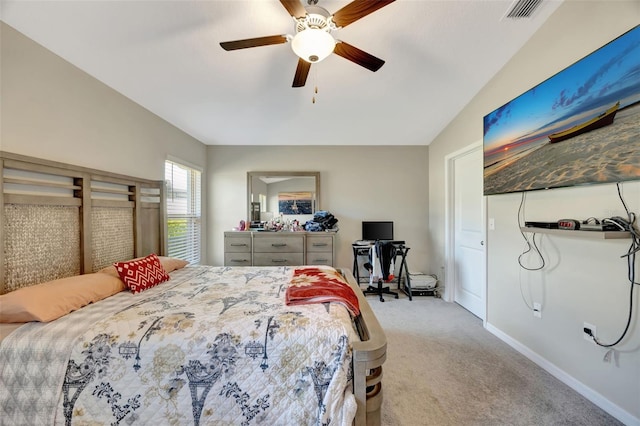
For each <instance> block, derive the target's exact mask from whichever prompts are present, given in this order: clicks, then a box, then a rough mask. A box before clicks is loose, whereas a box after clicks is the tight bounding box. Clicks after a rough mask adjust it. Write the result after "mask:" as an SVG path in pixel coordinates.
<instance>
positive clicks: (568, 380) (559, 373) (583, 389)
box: [484, 322, 640, 426]
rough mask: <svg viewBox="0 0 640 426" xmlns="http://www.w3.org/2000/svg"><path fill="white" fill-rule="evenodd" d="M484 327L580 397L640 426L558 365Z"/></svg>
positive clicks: (639, 420)
mask: <svg viewBox="0 0 640 426" xmlns="http://www.w3.org/2000/svg"><path fill="white" fill-rule="evenodd" d="M484 327H485V328H486V329H487V331H489V332H490V333H491V334H493V335H494V336H496V337H497V338H498V339H500V340H502V341H503V342H505V343H506V344H507V345H509V346H511V347H512V348H514V349H515V350H516V351H518V352H520V353H521V354H522V355H524V356H526V357H527V358H529V359H530V360H531V361H533V362H535V363H536V364H538V365H539V366H540V367H541V368H543V369H544V370H546V371H547V372H548V373H549V374H551V375H552V376H554V377H555V378H556V379H558V380H560V381H561V382H563V383H564V384H566V385H567V386H569V387H571V388H572V389H573V390H575V391H576V392H578V393H579V394H580V395H582V396H584V397H585V398H587V399H588V400H589V401H591V402H593V403H594V404H595V405H597V406H598V407H600V408H602V409H603V410H604V411H606V412H607V413H609V414H611V415H612V416H613V417H615V418H616V419H618V420H620V421H621V422H622V423H624V424H625V425H627V426H640V419H639V418H637V417H635V416H634V415H632V414H631V413H629V412H628V411H626V410H624V409H623V408H621V407H619V406H618V405H616V404H614V403H613V402H611V401H609V400H608V399H607V398H605V397H604V396H602V395H600V394H599V393H598V392H596V391H594V390H593V389H591V388H590V387H588V386H586V385H584V384H583V383H581V382H580V381H578V380H576V379H575V378H574V377H573V376H571V375H569V374H567V373H566V372H565V371H564V370H561V369H560V368H558V367H557V366H556V365H554V364H552V363H551V362H549V360H547V359H546V358H543V357H541V356H540V355H538V354H537V353H535V352H534V351H532V350H531V349H529V348H528V347H526V346H525V345H523V344H522V343H520V342H519V341H517V340H515V339H513V338H512V337H511V336H509V335H508V334H506V333H504V332H503V331H502V330H500V329H498V328H496V327H495V326H493V325H491V324H490V323H489V322H485V323H484Z"/></svg>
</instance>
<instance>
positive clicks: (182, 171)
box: [164, 160, 202, 265]
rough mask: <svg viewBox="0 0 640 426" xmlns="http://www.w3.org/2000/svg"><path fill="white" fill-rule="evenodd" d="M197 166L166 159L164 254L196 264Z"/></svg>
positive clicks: (198, 250)
mask: <svg viewBox="0 0 640 426" xmlns="http://www.w3.org/2000/svg"><path fill="white" fill-rule="evenodd" d="M200 175H201V172H200V170H197V169H194V168H192V167H189V166H185V165H183V164H179V163H176V162H174V161H170V160H167V161H166V162H165V166H164V180H165V185H166V187H167V241H168V246H169V247H168V253H167V254H168V255H169V256H171V257H177V258H179V259H184V260H186V261H188V262H189V263H191V264H192V265H196V264H198V263H200V235H201V230H200V216H201V204H202V202H201V189H200Z"/></svg>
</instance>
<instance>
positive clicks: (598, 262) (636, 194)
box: [429, 0, 640, 424]
mask: <svg viewBox="0 0 640 426" xmlns="http://www.w3.org/2000/svg"><path fill="white" fill-rule="evenodd" d="M638 22H640V2H638V1H570V0H565V2H564V3H563V4H562V5H561V6H560V8H559V9H558V10H557V11H556V12H555V13H554V15H552V16H551V18H550V19H549V20H548V22H547V23H546V24H545V25H544V26H543V27H542V28H541V29H540V30H539V31H538V32H537V33H536V34H535V35H534V36H533V37H532V38H531V39H530V41H529V42H528V43H527V44H526V45H525V46H524V48H523V49H522V50H521V51H520V52H518V54H517V55H516V56H515V57H514V58H513V59H512V60H511V61H510V62H509V63H508V64H507V65H506V66H505V67H504V68H503V69H502V70H501V71H500V73H499V74H498V75H497V76H496V77H495V78H494V79H493V80H492V81H491V82H490V83H489V84H488V85H487V86H486V87H485V88H483V90H482V91H481V92H480V93H479V94H478V95H477V96H476V97H475V98H474V99H473V100H472V101H471V102H470V103H469V104H468V106H467V107H466V108H465V109H464V110H463V111H462V112H461V113H460V114H459V115H458V116H457V117H456V119H455V120H454V121H452V122H451V123H450V124H449V125H448V126H447V128H446V129H445V130H444V131H443V132H442V133H441V134H440V135H439V136H438V137H437V138H436V140H435V141H434V142H433V143H432V144H431V145H430V150H429V183H430V185H429V204H430V212H429V220H430V222H429V237H430V238H429V241H430V242H431V243H432V245H431V247H430V249H429V250H430V252H431V253H433V254H434V256H433V260H434V262H435V263H434V267H438V266H440V265H444V262H445V259H444V238H445V237H444V202H445V201H444V200H445V198H444V197H445V194H444V187H443V185H442V182H443V179H444V158H445V156H446V155H447V154H448V153H451V152H454V151H456V150H459V149H461V148H462V147H464V146H466V145H469V144H472V143H473V142H475V141H478V140H481V139H482V118H483V116H484V115H486V114H487V113H489V112H491V111H492V110H494V109H495V108H497V107H499V106H501V105H503V104H504V103H506V102H508V101H509V100H511V99H512V98H514V97H516V96H518V95H519V94H521V93H522V92H524V91H526V90H528V89H529V88H531V87H533V86H534V85H536V84H538V83H540V82H542V81H543V80H545V79H547V78H548V77H550V76H551V75H553V74H555V73H556V72H558V71H560V70H562V69H563V68H565V67H567V66H568V65H570V64H572V63H573V62H574V61H576V60H578V59H580V58H582V57H583V56H585V55H587V54H589V53H590V52H592V51H593V50H595V49H597V48H599V47H600V46H602V45H603V44H605V43H607V42H609V41H610V40H612V39H614V38H615V37H617V36H619V35H620V34H622V33H624V32H625V31H627V30H629V29H631V28H632V27H633V26H635V25H637V24H638ZM623 188H624V196H625V199H626V202H627V204H628V206H629V208H630V209H631V210H632V211H635V212H636V213H640V182H638V181H636V182H632V183H625V184H624V185H623ZM519 202H520V194H510V195H497V196H490V197H487V206H488V214H487V217H488V218H493V219H494V220H495V227H496V229H495V231H488V235H487V242H488V252H487V253H488V264H487V268H488V289H487V291H488V307H487V321H488V322H487V327H488V328H489V329H490V330H491V331H493V332H494V333H496V334H497V335H499V336H500V337H502V338H503V339H504V340H506V341H508V342H509V343H511V344H512V345H514V346H515V347H517V348H518V349H519V350H521V351H523V352H524V353H526V354H527V355H528V356H529V357H530V358H532V359H534V360H535V361H536V362H538V363H539V364H541V365H543V366H544V367H545V368H547V369H548V370H549V371H551V372H553V373H554V374H556V375H557V376H558V377H561V378H562V379H563V380H564V381H565V382H567V383H569V384H570V385H571V386H573V387H574V388H576V389H578V390H580V391H581V392H582V393H583V394H585V395H586V396H588V397H589V398H590V399H592V400H593V401H594V402H596V403H597V404H599V405H600V406H602V407H603V408H605V409H606V410H607V411H609V412H610V413H611V414H613V415H615V416H616V417H618V418H619V419H621V420H623V421H624V422H626V423H628V424H639V423H640V349H639V348H640V327H639V325H638V322H639V315H638V306H640V303H639V302H640V297H639V296H638V294H639V293H640V291H638V289H636V292H635V295H634V306H635V313H634V317H633V321H632V326H631V328H630V330H629V337H628V338H627V339H626V340H625V341H624V343H623V344H622V345H620V346H618V347H617V348H618V349H619V352H617V354H616V356H617V357H618V365H616V364H615V363H606V362H603V356H604V355H605V353H606V349H603V348H599V347H596V346H595V345H593V344H592V343H589V342H587V341H585V340H584V339H583V337H582V328H583V322H588V323H591V324H594V325H596V327H597V333H598V335H599V336H600V337H601V339H602V340H604V341H607V342H612V341H614V340H616V339H617V338H618V337H619V335H620V334H621V333H622V331H623V329H624V326H625V323H626V319H627V312H628V309H629V290H630V285H629V283H628V281H627V279H626V263H625V261H624V260H623V259H621V258H620V256H621V255H622V254H624V253H626V251H627V249H628V246H629V243H630V240H624V241H590V240H582V239H578V238H575V237H550V236H544V237H542V239H541V240H540V241H541V244H540V245H541V247H542V250H543V254H544V256H545V258H546V260H547V266H546V268H545V269H544V270H543V271H539V272H527V271H524V270H522V269H521V268H519V266H518V263H517V258H518V255H519V254H520V253H522V251H523V250H524V244H523V239H522V236H521V235H520V233H519V231H518V228H517V212H518V205H519ZM614 214H616V215H623V214H624V210H623V209H622V205H621V203H620V201H619V200H618V198H617V194H616V187H615V185H597V186H591V187H580V188H567V189H554V190H547V191H537V192H532V193H529V194H528V195H527V202H526V218H527V219H528V220H543V221H551V220H557V219H560V218H565V217H568V218H587V217H590V216H597V217H606V216H611V215H614ZM638 272H640V271H638ZM637 276H638V275H637ZM636 280H637V278H636ZM523 294H524V297H525V298H527V299H528V300H529V301H530V302H532V301H537V302H540V303H542V304H543V308H542V318H541V319H537V318H534V317H533V314H532V312H531V311H530V310H529V309H528V308H527V306H526V305H525V304H524V302H523Z"/></svg>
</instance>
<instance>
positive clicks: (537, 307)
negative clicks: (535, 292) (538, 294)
mask: <svg viewBox="0 0 640 426" xmlns="http://www.w3.org/2000/svg"><path fill="white" fill-rule="evenodd" d="M533 316H534V317H536V318H542V305H541V304H540V303H538V302H533Z"/></svg>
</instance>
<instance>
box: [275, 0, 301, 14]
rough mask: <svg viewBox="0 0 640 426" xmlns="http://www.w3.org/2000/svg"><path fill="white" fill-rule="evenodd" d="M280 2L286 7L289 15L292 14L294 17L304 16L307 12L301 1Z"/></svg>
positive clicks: (287, 0)
mask: <svg viewBox="0 0 640 426" xmlns="http://www.w3.org/2000/svg"><path fill="white" fill-rule="evenodd" d="M280 3H282V5H283V6H284V8H285V9H287V12H289V15H291V16H293V17H294V18H304V17H305V15H306V14H307V11H306V10H305V8H304V7H303V6H302V3H300V0H280Z"/></svg>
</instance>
